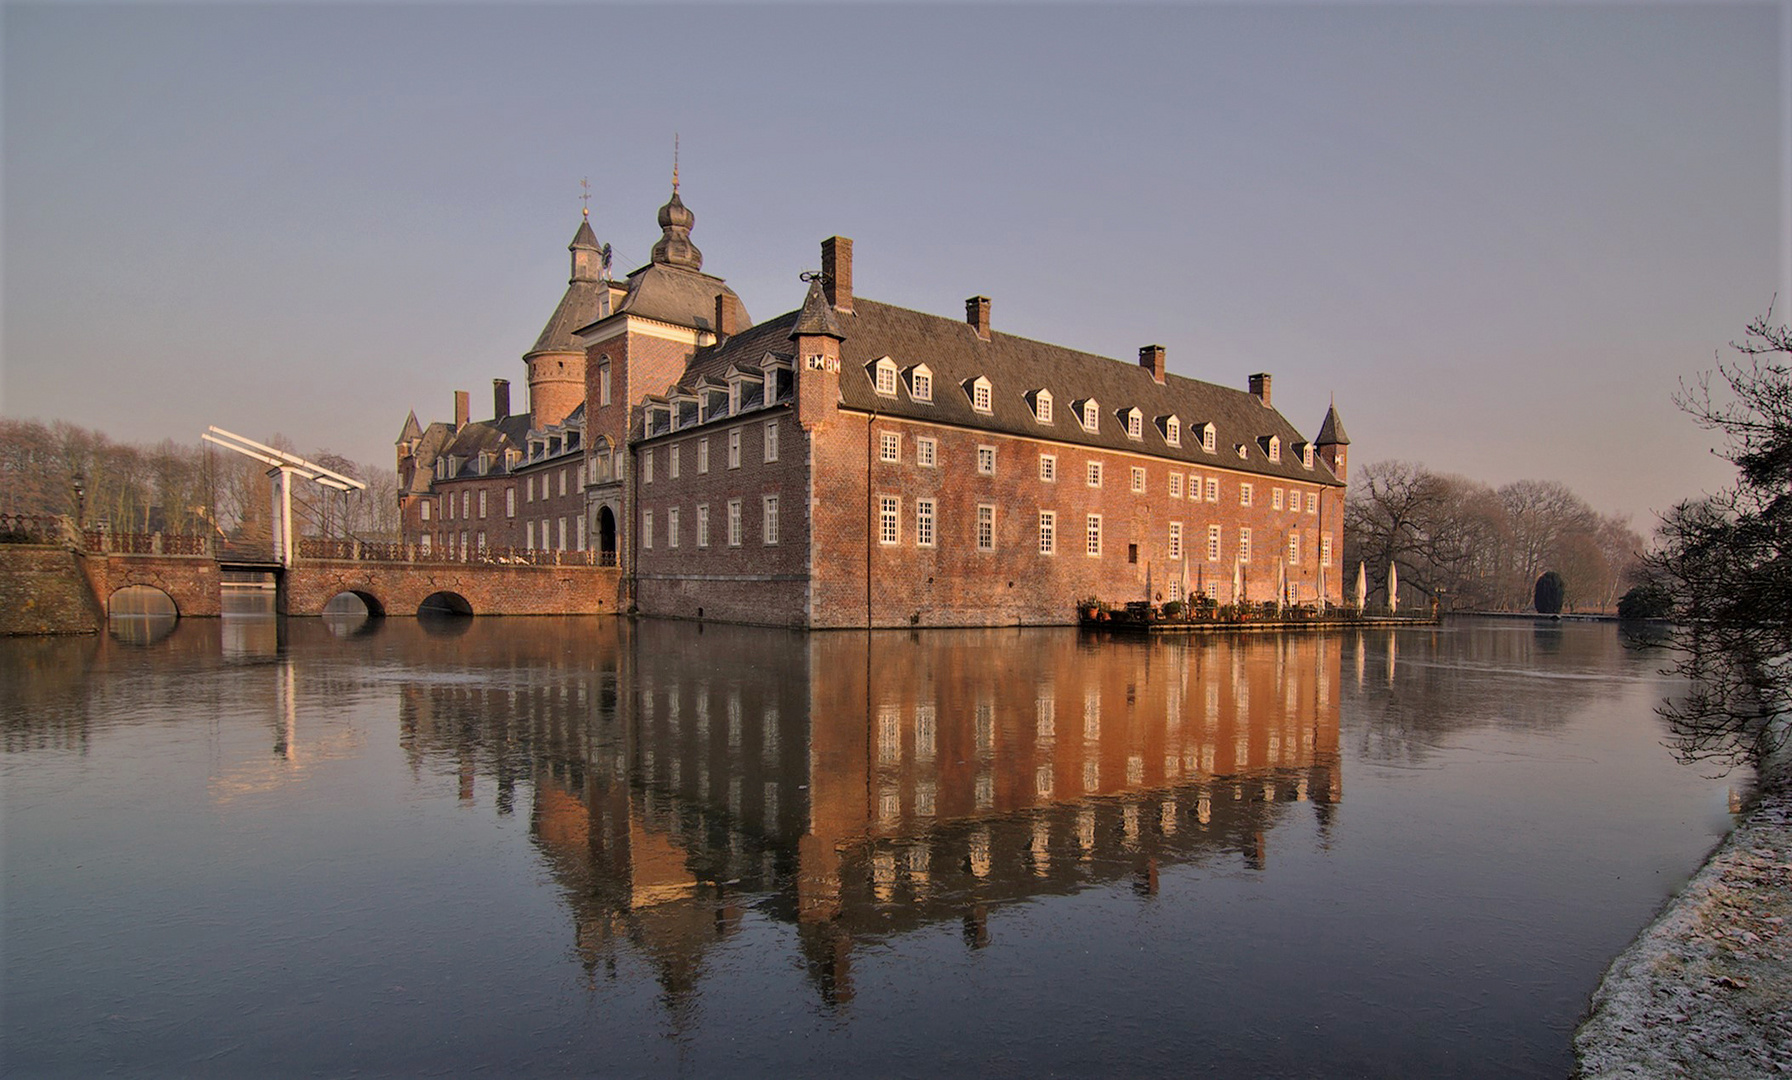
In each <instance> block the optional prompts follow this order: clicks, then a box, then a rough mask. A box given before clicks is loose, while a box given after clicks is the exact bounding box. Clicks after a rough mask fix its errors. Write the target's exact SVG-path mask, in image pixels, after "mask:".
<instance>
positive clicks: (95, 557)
mask: <svg viewBox="0 0 1792 1080" xmlns="http://www.w3.org/2000/svg"><path fill="white" fill-rule="evenodd" d="M75 559H76V561H77V562H79V563H80V564H81V568H82V570H83V571H84V572H85V573H86V575H87V582H88V585H89V586H90V587H91V588H92V589H93V596H94V599H95V600H97V601H98V602H99V606H100V610H101V611H105V610H107V604H108V602H109V601H110V600H111V599H112V594H113V593H115V592H117V591H118V590H120V589H122V588H124V587H125V586H126V585H149V586H152V587H154V588H157V589H160V590H162V591H163V592H165V593H167V594H168V596H169V598H170V599H172V600H173V601H174V610H175V611H176V612H178V613H179V614H180V615H181V617H182V618H189V617H194V616H198V617H206V616H216V615H220V614H222V613H223V608H222V604H223V601H222V600H221V599H220V596H219V590H218V584H219V581H220V580H221V578H220V575H219V573H218V563H217V560H215V559H213V558H212V557H211V556H210V555H121V554H111V555H104V554H93V553H89V554H85V555H77V556H75Z"/></svg>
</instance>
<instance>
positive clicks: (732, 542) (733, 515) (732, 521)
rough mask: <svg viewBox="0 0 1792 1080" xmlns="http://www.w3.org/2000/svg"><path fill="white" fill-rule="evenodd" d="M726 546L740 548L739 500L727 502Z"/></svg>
mask: <svg viewBox="0 0 1792 1080" xmlns="http://www.w3.org/2000/svg"><path fill="white" fill-rule="evenodd" d="M728 546H729V547H739V546H740V500H739V499H729V500H728Z"/></svg>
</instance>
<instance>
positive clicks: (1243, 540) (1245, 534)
mask: <svg viewBox="0 0 1792 1080" xmlns="http://www.w3.org/2000/svg"><path fill="white" fill-rule="evenodd" d="M1238 561H1239V562H1241V563H1248V562H1250V561H1251V527H1250V526H1249V525H1243V526H1240V527H1239V530H1238Z"/></svg>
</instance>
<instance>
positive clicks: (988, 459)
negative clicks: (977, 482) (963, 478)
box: [977, 446, 996, 476]
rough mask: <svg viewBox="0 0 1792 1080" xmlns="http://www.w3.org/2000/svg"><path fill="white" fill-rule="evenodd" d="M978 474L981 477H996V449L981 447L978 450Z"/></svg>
mask: <svg viewBox="0 0 1792 1080" xmlns="http://www.w3.org/2000/svg"><path fill="white" fill-rule="evenodd" d="M977 473H978V475H980V476H994V475H995V474H996V448H995V447H993V446H979V447H978V448H977Z"/></svg>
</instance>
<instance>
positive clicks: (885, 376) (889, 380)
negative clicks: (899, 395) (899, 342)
mask: <svg viewBox="0 0 1792 1080" xmlns="http://www.w3.org/2000/svg"><path fill="white" fill-rule="evenodd" d="M871 386H872V389H874V390H876V391H877V394H878V396H879V397H888V398H893V397H895V396H896V361H894V360H891V359H890V358H889V357H887V356H886V357H884V358H882V359H881V360H879V361H877V362H876V363H875V364H873V365H872V374H871Z"/></svg>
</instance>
